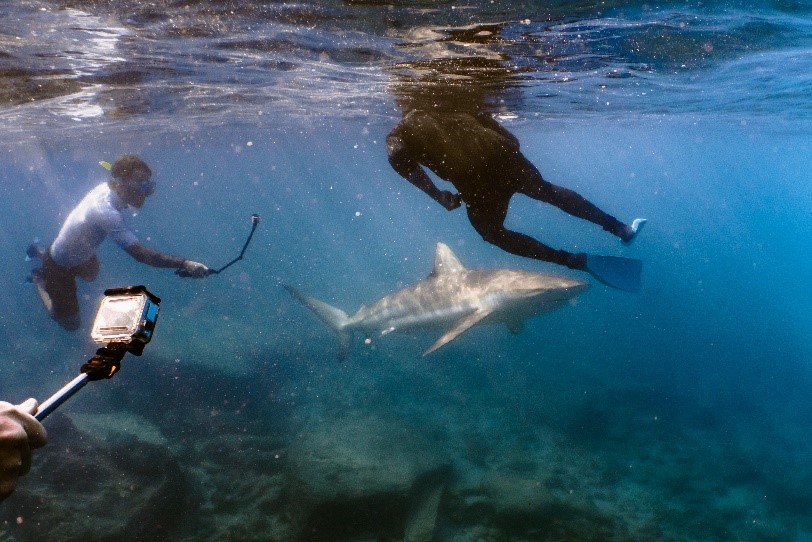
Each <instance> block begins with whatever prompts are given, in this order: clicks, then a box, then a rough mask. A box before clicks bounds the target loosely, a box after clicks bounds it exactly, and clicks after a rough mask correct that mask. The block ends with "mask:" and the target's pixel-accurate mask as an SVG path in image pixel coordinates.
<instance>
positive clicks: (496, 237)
mask: <svg viewBox="0 0 812 542" xmlns="http://www.w3.org/2000/svg"><path fill="white" fill-rule="evenodd" d="M508 201H509V200H508ZM507 209H508V202H504V203H501V202H500V203H499V204H493V201H491V202H490V203H489V204H488V205H470V204H469V206H468V219H469V220H470V221H471V224H472V225H473V226H474V229H475V230H476V231H477V232H478V233H479V234H480V235H481V236H482V238H483V239H484V240H485V241H487V242H489V243H491V244H493V245H496V246H498V247H499V248H501V249H502V250H505V251H507V252H510V253H511V254H515V255H517V256H523V257H525V258H533V259H535V260H543V261H545V262H552V263H555V264H558V265H564V266H566V267H569V268H570V269H580V270H583V269H585V267H586V255H584V254H573V253H571V252H567V251H565V250H556V249H554V248H551V247H548V246H547V245H545V244H543V243H541V242H539V241H537V240H536V239H534V238H532V237H530V236H529V235H525V234H523V233H519V232H516V231H513V230H509V229H507V228H505V226H504V222H505V218H506V216H507Z"/></svg>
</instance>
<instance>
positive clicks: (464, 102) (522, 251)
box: [386, 87, 645, 290]
mask: <svg viewBox="0 0 812 542" xmlns="http://www.w3.org/2000/svg"><path fill="white" fill-rule="evenodd" d="M412 88H414V87H412ZM439 94H445V99H444V98H440V99H438V98H437V94H432V93H427V94H426V98H427V103H424V104H421V100H419V99H417V100H415V99H414V98H415V94H414V93H412V94H411V95H410V96H409V97H408V98H409V99H407V100H402V102H403V103H407V104H408V107H407V108H404V113H403V117H402V119H401V120H400V122H399V123H398V124H397V126H396V127H395V128H394V129H393V130H392V131H391V132H390V134H389V135H388V137H387V139H386V147H387V153H388V156H389V162H390V164H391V165H392V167H393V168H394V169H395V171H397V172H398V173H399V174H400V175H401V176H402V177H404V178H405V179H407V180H408V181H409V182H410V183H412V184H413V185H415V186H416V187H418V188H419V189H420V190H422V191H423V192H425V193H426V194H428V195H429V196H430V197H431V198H432V199H434V200H435V201H437V202H438V203H439V204H440V205H442V206H443V207H445V208H446V209H448V210H453V209H456V208H457V207H460V205H461V204H462V203H465V206H466V209H467V212H468V218H469V220H470V221H471V224H472V225H473V227H474V229H476V231H477V232H478V233H479V234H480V235H481V236H482V238H483V239H485V240H486V241H487V242H489V243H492V244H494V245H496V246H498V247H500V248H502V249H503V250H505V251H507V252H510V253H511V254H516V255H519V256H524V257H527V258H534V259H537V260H544V261H548V262H553V263H556V264H559V265H564V266H566V267H569V268H571V269H577V270H583V271H588V272H590V273H592V274H593V275H594V276H596V278H598V279H599V280H601V281H603V282H606V283H607V284H610V285H611V286H616V287H620V288H622V289H631V290H634V289H636V288H637V287H638V286H639V271H640V265H641V264H640V262H639V260H631V259H627V258H612V257H603V256H593V255H588V254H584V253H572V252H567V251H565V250H557V249H554V248H552V247H549V246H547V245H545V244H543V243H541V242H540V241H538V240H536V239H534V238H533V237H531V236H529V235H526V234H523V233H520V232H517V231H513V230H510V229H508V228H506V227H505V225H504V222H505V218H506V217H507V212H508V206H509V204H510V200H511V198H512V197H513V195H514V194H522V195H525V196H527V197H530V198H533V199H535V200H538V201H543V202H546V203H550V204H552V205H555V206H556V207H558V208H559V209H561V210H563V211H565V212H567V213H569V214H571V215H573V216H576V217H578V218H582V219H584V220H588V221H590V222H593V223H595V224H597V225H599V226H601V227H602V228H603V229H604V230H606V231H608V232H609V233H611V234H613V235H616V236H617V237H619V238H620V239H621V240H623V241H624V242H630V241H631V240H632V239H633V238H634V237H635V235H636V234H637V232H638V230H639V228H640V226H641V225H642V224H643V223H644V222H645V221H644V220H643V219H637V220H635V221H634V222H633V223H632V224H631V225H628V224H624V223H623V222H621V221H619V220H618V219H616V218H615V217H613V216H611V215H609V214H607V213H606V212H604V211H602V210H601V209H599V208H598V207H597V206H595V205H594V204H592V203H590V202H589V201H587V200H586V199H585V198H583V197H582V196H580V195H579V194H577V193H576V192H574V191H572V190H569V189H567V188H564V187H561V186H556V185H554V184H552V183H550V182H548V181H546V180H545V179H544V178H543V177H542V176H541V173H539V171H538V169H536V167H535V166H534V165H533V164H532V163H531V162H530V161H529V160H528V159H527V158H526V157H525V156H524V155H523V154H522V153H521V151H520V149H519V141H518V140H517V139H516V137H515V136H513V134H511V133H510V132H508V131H507V130H506V129H505V128H504V127H502V126H501V125H500V124H499V123H498V122H497V121H496V120H495V119H494V118H493V116H492V115H491V114H489V113H487V112H485V111H484V110H482V109H481V106H480V107H478V106H477V102H478V100H477V99H476V93H472V92H470V90H469V89H466V90H465V91H463V92H461V93H460V95H459V96H457V98H458V99H452V100H449V99H447V98H448V96H449V95H453V90H452V91H451V92H449V88H448V87H445V88H444V89H443V90H442V91H440V93H439ZM480 97H481V96H480ZM472 98H473V99H472ZM423 167H426V168H428V169H430V170H431V171H433V172H434V173H435V174H436V175H437V176H439V177H440V178H442V179H444V180H446V181H448V182H450V183H451V184H453V185H454V187H455V188H456V189H457V193H452V192H450V191H447V190H440V189H439V188H438V187H437V186H436V185H435V184H434V182H433V181H432V179H431V178H430V177H429V175H428V174H427V173H426V171H425V170H424V169H423ZM626 264H632V267H631V268H629V267H628V265H626ZM615 271H616V272H615ZM628 273H632V275H634V274H635V273H636V275H637V277H636V279H635V277H634V276H632V278H631V280H632V283H633V284H632V286H630V287H626V283H625V277H626V276H628ZM616 275H619V276H620V278H621V282H620V283H619V284H618V283H616V282H615V281H614V278H615V276H616ZM635 280H636V282H635Z"/></svg>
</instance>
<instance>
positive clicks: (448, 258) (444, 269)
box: [429, 243, 465, 277]
mask: <svg viewBox="0 0 812 542" xmlns="http://www.w3.org/2000/svg"><path fill="white" fill-rule="evenodd" d="M463 269H465V266H464V265H462V264H461V263H460V260H459V259H458V258H457V255H456V254H454V253H453V252H452V251H451V249H450V248H448V245H446V244H445V243H437V250H436V252H435V253H434V269H432V270H431V273H429V277H438V276H440V275H442V274H445V273H456V272H458V271H462V270H463Z"/></svg>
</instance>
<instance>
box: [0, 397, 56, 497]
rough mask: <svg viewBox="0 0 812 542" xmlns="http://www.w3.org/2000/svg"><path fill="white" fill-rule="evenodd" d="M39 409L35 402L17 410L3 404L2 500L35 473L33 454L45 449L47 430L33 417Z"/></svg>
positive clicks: (0, 420) (0, 417) (0, 449)
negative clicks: (22, 477) (25, 477)
mask: <svg viewBox="0 0 812 542" xmlns="http://www.w3.org/2000/svg"><path fill="white" fill-rule="evenodd" d="M38 406H39V405H38V404H37V401H36V400H34V399H29V400H27V401H25V402H24V403H22V404H20V405H17V406H14V405H12V404H10V403H6V402H5V401H0V500H3V499H5V498H6V497H8V496H9V495H10V494H11V492H12V491H14V488H15V487H16V486H17V478H18V477H20V476H23V475H25V474H27V473H28V471H29V470H30V469H31V450H32V449H34V448H40V447H42V446H45V442H46V441H47V434H46V432H45V428H44V427H43V426H42V424H41V423H39V422H38V421H37V420H36V419H35V418H34V417H33V416H32V414H34V413H35V412H36V411H37V407H38Z"/></svg>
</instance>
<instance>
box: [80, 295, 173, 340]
mask: <svg viewBox="0 0 812 542" xmlns="http://www.w3.org/2000/svg"><path fill="white" fill-rule="evenodd" d="M160 303H161V300H160V299H159V298H158V297H157V296H155V295H153V294H151V293H150V292H149V291H147V289H146V288H145V287H144V286H129V287H127V288H110V289H108V290H105V292H104V299H102V302H101V305H99V312H98V313H96V321H95V322H94V323H93V329H92V330H91V332H90V337H91V338H92V339H93V340H94V341H95V342H97V343H101V344H110V343H123V344H126V345H128V348H127V349H128V350H130V351H131V352H132V353H134V354H136V355H140V353H141V350H143V349H144V345H145V344H147V343H148V342H149V341H150V340H151V339H152V333H153V331H154V330H155V322H157V320H158V311H159V308H160Z"/></svg>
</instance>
